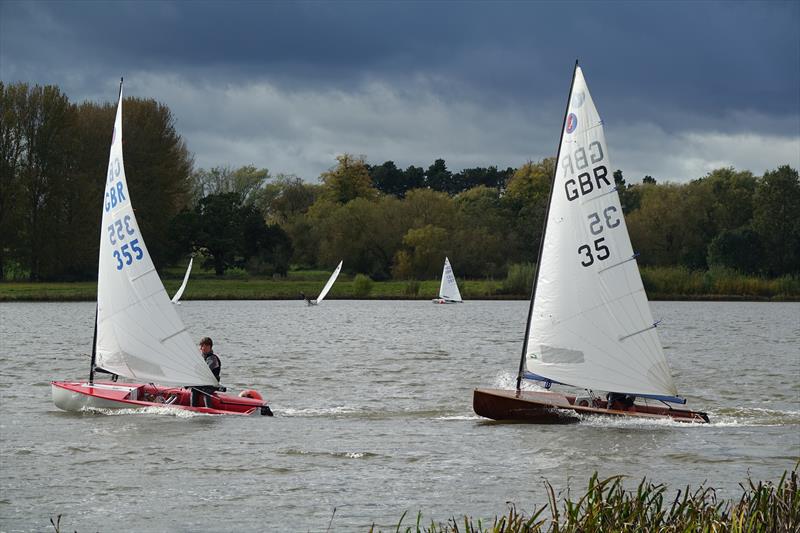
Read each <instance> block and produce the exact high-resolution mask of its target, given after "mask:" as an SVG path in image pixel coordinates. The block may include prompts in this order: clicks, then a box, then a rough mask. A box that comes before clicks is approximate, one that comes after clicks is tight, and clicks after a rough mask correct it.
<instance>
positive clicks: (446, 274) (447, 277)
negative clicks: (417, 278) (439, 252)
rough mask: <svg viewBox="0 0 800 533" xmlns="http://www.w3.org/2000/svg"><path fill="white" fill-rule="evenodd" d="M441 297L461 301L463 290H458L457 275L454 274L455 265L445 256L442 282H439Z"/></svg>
mask: <svg viewBox="0 0 800 533" xmlns="http://www.w3.org/2000/svg"><path fill="white" fill-rule="evenodd" d="M439 298H441V299H442V300H448V301H451V302H461V301H462V300H461V292H459V290H458V284H457V283H456V277H455V275H453V267H451V266H450V260H449V259H448V258H447V257H445V258H444V268H443V269H442V282H441V284H439Z"/></svg>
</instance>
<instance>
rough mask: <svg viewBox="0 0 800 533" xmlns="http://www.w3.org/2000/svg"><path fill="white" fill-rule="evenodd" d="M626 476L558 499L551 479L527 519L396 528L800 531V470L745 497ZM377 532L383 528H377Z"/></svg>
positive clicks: (434, 532) (516, 532) (565, 532)
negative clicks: (632, 483)
mask: <svg viewBox="0 0 800 533" xmlns="http://www.w3.org/2000/svg"><path fill="white" fill-rule="evenodd" d="M622 481H623V478H622V476H614V477H610V478H608V479H605V480H602V481H601V480H599V479H598V477H597V475H596V474H595V475H594V476H592V478H591V479H590V480H589V486H588V488H587V490H586V492H585V493H583V494H582V495H580V496H579V497H578V498H577V499H572V498H570V496H569V494H567V496H566V497H565V498H564V499H563V500H562V501H560V502H559V499H558V498H557V497H556V494H555V492H554V490H553V488H552V486H550V484H549V483H545V487H546V489H547V493H548V496H549V500H550V502H549V504H547V505H544V506H542V507H540V508H538V509H536V510H534V512H533V513H532V514H531V515H530V516H526V515H525V514H524V513H521V512H519V511H518V510H517V509H516V508H515V507H513V506H512V507H510V508H509V510H508V513H507V514H505V515H502V516H497V517H495V518H494V519H493V520H491V525H490V524H489V523H486V524H484V522H483V521H481V520H475V519H473V518H472V517H469V516H464V517H461V518H455V517H454V518H451V519H450V520H449V521H448V522H447V523H435V522H431V523H430V525H428V526H425V525H423V524H422V516H421V515H417V517H416V520H415V523H414V525H411V526H407V525H404V519H405V515H404V516H403V517H402V518H401V519H400V521H399V523H398V524H397V526H395V527H392V528H391V529H390V530H389V531H404V532H407V533H410V532H417V533H419V532H425V533H457V532H464V533H478V532H481V533H483V532H492V533H501V532H502V533H595V532H596V533H603V532H609V531H614V532H620V533H627V532H630V533H634V532H641V531H650V532H661V533H671V532H675V533H677V532H687V531H705V532H731V533H745V532H747V533H750V532H753V533H756V532H764V533H767V532H769V533H773V532H774V533H790V532H796V531H799V530H800V497H798V475H797V469H796V468H795V470H794V471H792V472H791V473H789V472H785V473H784V475H783V477H781V479H780V480H779V481H778V482H777V483H772V482H769V481H767V482H761V481H759V482H757V483H756V482H754V481H752V480H748V481H747V482H745V483H742V484H741V487H742V496H741V497H740V498H739V499H738V500H723V501H718V500H717V497H716V493H715V491H714V489H713V488H711V487H705V486H701V487H700V488H698V489H695V490H692V489H691V488H689V487H686V488H685V489H683V490H676V491H674V492H673V491H669V490H668V489H667V487H666V486H665V485H662V484H654V483H652V482H650V481H647V480H642V482H641V483H639V485H638V487H637V488H636V490H634V491H627V490H625V488H624V487H623V483H622ZM369 531H370V533H375V532H377V531H379V530H377V529H375V527H374V526H373V527H372V528H370V530H369Z"/></svg>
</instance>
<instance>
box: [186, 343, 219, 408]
mask: <svg viewBox="0 0 800 533" xmlns="http://www.w3.org/2000/svg"><path fill="white" fill-rule="evenodd" d="M200 352H201V354H202V356H203V359H204V360H205V362H206V364H207V365H208V368H210V369H211V373H212V374H214V377H215V378H217V381H219V375H220V371H221V370H222V361H220V359H219V356H218V355H217V354H215V353H214V341H212V340H211V339H210V338H209V337H203V338H202V339H200ZM215 390H216V387H210V386H203V387H192V405H193V406H199V405H200V398H199V397H200V396H202V397H203V405H205V406H206V407H211V395H212V394H213V393H214V391H215Z"/></svg>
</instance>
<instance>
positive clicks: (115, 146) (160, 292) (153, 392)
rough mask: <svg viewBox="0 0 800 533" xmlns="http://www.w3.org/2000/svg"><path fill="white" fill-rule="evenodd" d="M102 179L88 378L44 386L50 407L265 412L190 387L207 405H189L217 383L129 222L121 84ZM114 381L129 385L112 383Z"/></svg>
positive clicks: (249, 395)
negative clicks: (48, 389)
mask: <svg viewBox="0 0 800 533" xmlns="http://www.w3.org/2000/svg"><path fill="white" fill-rule="evenodd" d="M104 181H105V194H104V198H103V215H102V224H101V227H102V232H101V235H100V256H99V259H98V263H99V264H98V276H97V277H98V279H97V317H96V320H95V333H94V342H93V346H92V360H91V363H90V367H89V380H88V381H53V382H51V392H52V395H53V403H55V405H56V407H58V408H60V409H63V410H65V411H80V410H82V409H84V408H87V407H88V408H104V409H136V408H143V407H165V408H169V409H183V410H187V411H195V412H201V413H206V414H234V415H249V414H259V413H260V414H262V415H272V412H271V410H270V408H269V406H268V405H267V403H266V402H264V401H263V400H262V399H261V396H260V395H259V394H258V393H257V392H256V391H252V390H247V391H242V393H241V394H240V396H234V395H229V394H224V393H222V392H219V390H215V391H214V392H206V391H207V390H208V389H197V394H203V395H205V396H206V398H207V399H208V401H209V402H208V403H209V404H210V405H209V407H205V406H204V407H200V406H193V405H192V404H191V403H192V402H191V395H192V392H191V390H190V389H191V388H194V387H208V388H219V381H218V380H217V378H216V377H215V376H214V374H213V373H212V372H211V370H210V369H209V367H208V365H207V364H206V363H205V361H204V360H203V357H202V356H201V355H200V353H199V350H198V348H197V344H195V342H194V340H193V339H192V337H191V336H190V335H189V332H188V331H187V329H186V326H185V325H184V324H183V321H182V320H181V318H180V316H178V313H177V311H176V309H175V306H174V305H172V304H171V303H170V300H169V296H167V291H166V290H165V289H164V285H163V284H162V283H161V279H160V278H159V277H158V273H157V272H156V269H155V266H154V265H153V261H152V259H151V258H150V254H149V252H148V250H147V246H145V243H144V238H143V237H142V234H141V232H140V230H139V224H138V222H137V221H136V215H135V214H134V213H135V212H134V209H133V206H132V204H131V198H130V195H129V189H128V183H127V180H126V178H125V166H124V164H123V160H122V82H120V87H119V102H118V104H117V115H116V119H115V122H114V133H113V137H112V140H111V150H110V154H109V162H108V173H107V174H106V176H105V179H104ZM187 276H188V273H187ZM184 283H185V282H184ZM97 372H102V373H106V374H112V375H113V379H112V380H110V381H95V373H97ZM117 376H120V377H123V378H128V379H131V380H135V381H136V382H133V383H128V382H122V381H120V382H117V381H116V378H117ZM202 403H206V402H202Z"/></svg>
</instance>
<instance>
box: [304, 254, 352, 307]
mask: <svg viewBox="0 0 800 533" xmlns="http://www.w3.org/2000/svg"><path fill="white" fill-rule="evenodd" d="M342 263H344V259H342V260H341V261H339V265H338V266H337V267H336V270H334V271H333V274H331V277H329V278H328V281H327V283H325V286H324V287H322V292H320V293H319V296H317V299H316V300H309V299H307V298H306V303H307V304H308V305H317V304H319V303H321V302H322V300H324V299H325V297H326V296H327V295H328V292H330V290H331V287H333V284H334V282H335V281H336V278H338V277H339V272H341V271H342Z"/></svg>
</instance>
